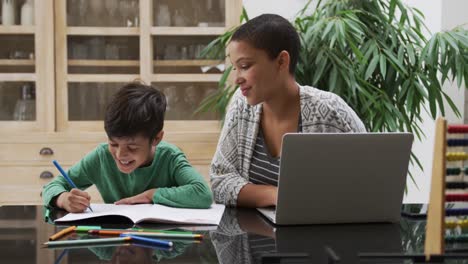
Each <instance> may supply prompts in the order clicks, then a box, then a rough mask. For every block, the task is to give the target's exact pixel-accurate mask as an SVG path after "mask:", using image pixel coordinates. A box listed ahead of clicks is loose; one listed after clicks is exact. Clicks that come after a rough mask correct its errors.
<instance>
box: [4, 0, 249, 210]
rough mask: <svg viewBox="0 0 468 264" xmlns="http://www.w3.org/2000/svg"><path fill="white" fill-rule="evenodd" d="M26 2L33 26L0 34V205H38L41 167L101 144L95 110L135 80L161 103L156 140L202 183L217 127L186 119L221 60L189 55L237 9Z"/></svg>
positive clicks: (147, 0) (236, 0) (127, 1)
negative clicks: (161, 96)
mask: <svg viewBox="0 0 468 264" xmlns="http://www.w3.org/2000/svg"><path fill="white" fill-rule="evenodd" d="M24 2H25V1H21V0H18V1H16V10H19V8H20V7H21V6H22V4H23V3H24ZM34 2H35V5H34V7H35V9H34V10H35V11H34V12H35V18H36V19H35V25H33V26H26V25H12V26H6V25H3V24H0V41H1V42H2V43H6V44H5V45H4V44H2V45H1V46H0V128H1V131H0V177H2V185H0V204H2V203H13V201H15V203H16V202H21V201H23V202H25V203H40V201H41V200H40V197H39V196H38V193H40V189H41V188H40V187H41V186H42V185H43V184H44V183H45V182H47V181H49V180H50V179H51V178H53V177H55V176H56V175H58V173H57V171H56V170H55V168H53V166H52V164H51V160H53V159H57V160H59V161H60V162H61V163H62V164H63V165H64V166H65V167H66V168H68V167H69V166H71V165H73V164H74V163H75V162H77V161H78V160H79V159H80V158H81V157H83V156H84V155H85V154H86V153H87V152H89V151H90V150H92V149H93V148H94V147H95V146H96V145H97V144H98V143H99V142H103V141H105V140H106V136H105V133H104V130H103V121H102V120H103V116H104V111H105V105H106V104H107V103H108V102H109V100H110V97H111V96H112V95H113V94H114V93H115V91H116V90H117V89H118V88H119V87H121V86H122V85H123V84H124V83H126V82H129V81H133V80H135V79H140V80H142V81H143V82H145V83H148V84H152V85H153V86H154V87H156V88H157V89H160V90H162V91H163V92H164V93H165V94H166V96H167V100H168V109H167V114H166V122H165V126H164V130H165V140H167V141H169V142H171V143H174V144H176V145H177V146H179V147H180V148H181V149H182V150H183V151H184V152H185V153H186V154H187V157H188V158H189V160H190V161H191V163H192V164H193V165H194V166H195V167H196V168H197V169H198V170H199V171H200V172H201V173H202V174H203V175H204V176H205V177H206V178H207V180H208V175H207V173H208V165H209V163H210V161H211V158H212V156H213V154H214V151H215V148H216V144H217V140H218V137H219V130H220V123H219V121H218V119H219V118H218V116H216V115H214V114H210V113H206V114H201V115H193V111H194V109H195V108H196V107H197V106H198V104H199V103H200V102H201V100H203V98H205V97H206V96H207V95H208V94H210V93H212V92H214V91H215V90H216V89H217V82H218V80H219V78H220V77H221V73H222V71H223V70H224V63H225V58H224V54H220V57H219V58H217V59H215V60H205V59H199V58H198V57H197V54H198V53H199V52H200V51H201V50H202V49H203V48H204V47H205V46H206V44H208V43H209V42H210V41H211V40H213V39H214V38H216V37H217V36H218V35H220V34H222V33H223V32H225V30H226V29H229V28H232V27H233V26H235V25H237V23H238V22H239V16H240V12H241V4H242V3H241V1H240V0H139V1H137V0H105V1H94V0H66V1H65V0H35V1H34ZM17 13H19V11H18V12H17ZM18 21H20V20H19V19H18ZM2 38H3V40H1V39H2ZM27 103H30V104H29V109H30V108H32V109H33V110H31V111H29V112H28V111H26V114H23V116H22V115H21V111H20V110H21V109H23V108H21V107H20V106H18V105H21V104H26V108H27V107H28V105H27ZM31 105H33V106H31ZM23 112H24V111H23ZM31 116H32V117H31ZM51 175H52V177H51ZM3 183H6V184H3ZM7 188H9V189H8V191H9V192H11V191H14V190H18V193H21V196H22V197H17V198H14V199H13V198H11V197H6V196H7V195H6V194H5V191H4V190H7Z"/></svg>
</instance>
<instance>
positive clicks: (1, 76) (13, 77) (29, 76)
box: [0, 73, 36, 82]
mask: <svg viewBox="0 0 468 264" xmlns="http://www.w3.org/2000/svg"><path fill="white" fill-rule="evenodd" d="M0 80H1V81H3V82H23V81H24V82H35V81H36V74H34V73H0Z"/></svg>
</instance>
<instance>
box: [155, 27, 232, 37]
mask: <svg viewBox="0 0 468 264" xmlns="http://www.w3.org/2000/svg"><path fill="white" fill-rule="evenodd" d="M224 32H226V28H225V27H152V28H151V35H160V36H199V35H205V36H217V35H222V34H224Z"/></svg>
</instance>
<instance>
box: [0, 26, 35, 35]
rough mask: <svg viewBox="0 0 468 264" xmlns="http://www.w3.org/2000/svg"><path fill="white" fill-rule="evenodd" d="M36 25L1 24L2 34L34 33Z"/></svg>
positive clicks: (0, 33)
mask: <svg viewBox="0 0 468 264" xmlns="http://www.w3.org/2000/svg"><path fill="white" fill-rule="evenodd" d="M34 32H35V27H34V26H0V35H7V34H20V35H21V34H34Z"/></svg>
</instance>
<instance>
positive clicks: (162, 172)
mask: <svg viewBox="0 0 468 264" xmlns="http://www.w3.org/2000/svg"><path fill="white" fill-rule="evenodd" d="M68 174H69V176H70V178H71V179H72V180H73V182H74V183H75V184H76V186H77V187H78V188H79V189H86V188H88V187H90V186H91V185H93V184H95V185H96V187H97V189H98V190H99V192H100V194H101V196H102V198H103V200H104V202H105V203H114V202H115V201H118V200H120V199H123V198H127V197H131V196H134V195H137V194H140V193H142V192H144V191H146V190H149V189H153V188H156V192H155V194H154V196H153V202H154V203H158V204H164V205H168V206H173V207H187V208H209V207H210V205H211V203H212V201H213V200H212V193H211V190H210V188H209V187H208V185H207V184H206V182H205V180H204V179H203V177H202V176H201V175H200V174H199V173H198V172H197V171H196V170H195V169H194V168H193V167H192V166H191V165H190V163H189V162H188V161H187V159H186V157H185V155H184V153H183V152H182V151H181V150H180V149H178V148H177V147H176V146H174V145H172V144H169V143H167V142H164V141H161V142H160V143H159V144H158V146H157V148H156V152H155V154H154V159H153V162H152V163H151V165H150V166H147V167H142V168H138V169H136V170H134V171H133V172H131V173H130V174H126V173H122V172H120V171H119V169H118V168H117V165H116V164H115V161H114V159H113V158H112V155H111V153H110V152H109V150H108V144H100V145H99V146H98V147H97V148H96V149H94V150H93V151H92V152H90V153H89V154H87V155H86V156H85V157H84V158H83V159H82V160H81V161H79V162H78V163H77V164H75V165H74V166H73V167H71V168H70V170H69V171H68ZM70 190H71V186H70V185H69V184H68V183H67V181H66V180H65V179H64V178H63V177H56V178H55V179H54V180H53V181H51V182H50V183H48V184H47V185H45V186H44V188H43V192H42V196H43V200H44V204H45V205H49V206H54V205H52V204H51V201H52V199H53V198H54V197H56V196H57V195H59V194H60V193H62V192H66V191H70ZM91 199H92V198H91Z"/></svg>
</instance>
